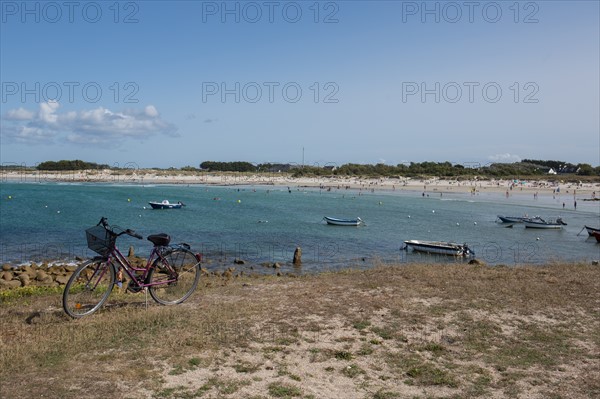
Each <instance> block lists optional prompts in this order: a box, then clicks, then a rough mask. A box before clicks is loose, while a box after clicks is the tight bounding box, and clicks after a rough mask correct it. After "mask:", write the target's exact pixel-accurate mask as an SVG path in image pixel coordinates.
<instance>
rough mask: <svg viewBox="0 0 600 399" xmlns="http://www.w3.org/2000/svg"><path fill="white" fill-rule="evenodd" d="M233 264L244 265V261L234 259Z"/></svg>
mask: <svg viewBox="0 0 600 399" xmlns="http://www.w3.org/2000/svg"><path fill="white" fill-rule="evenodd" d="M233 263H235V264H236V265H245V264H246V261H245V260H242V259H237V258H236V259H234V260H233Z"/></svg>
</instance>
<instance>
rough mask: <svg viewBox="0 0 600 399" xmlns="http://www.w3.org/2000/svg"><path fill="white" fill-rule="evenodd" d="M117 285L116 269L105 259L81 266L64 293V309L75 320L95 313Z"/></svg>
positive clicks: (91, 261)
mask: <svg viewBox="0 0 600 399" xmlns="http://www.w3.org/2000/svg"><path fill="white" fill-rule="evenodd" d="M114 284H115V269H114V268H113V267H112V265H111V264H110V262H108V261H106V260H104V259H92V260H89V261H87V262H85V263H83V264H82V265H80V266H79V267H78V268H77V269H76V270H75V272H73V275H72V276H71V278H70V279H69V281H68V282H67V285H66V286H65V290H64V291H63V308H64V309H65V312H66V313H67V314H68V315H69V316H71V317H74V318H79V317H83V316H87V315H89V314H92V313H94V312H95V311H96V310H98V309H100V307H101V306H102V305H103V304H104V302H106V300H107V299H108V296H109V295H110V292H111V291H112V289H113V286H114Z"/></svg>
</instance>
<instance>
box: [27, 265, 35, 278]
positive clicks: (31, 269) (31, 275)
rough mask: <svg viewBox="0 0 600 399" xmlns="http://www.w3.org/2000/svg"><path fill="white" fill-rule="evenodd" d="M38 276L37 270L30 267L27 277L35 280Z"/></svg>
mask: <svg viewBox="0 0 600 399" xmlns="http://www.w3.org/2000/svg"><path fill="white" fill-rule="evenodd" d="M36 274H37V270H36V269H34V268H33V267H31V266H30V267H29V268H28V269H27V275H28V276H29V277H30V278H32V279H34V278H35V275H36Z"/></svg>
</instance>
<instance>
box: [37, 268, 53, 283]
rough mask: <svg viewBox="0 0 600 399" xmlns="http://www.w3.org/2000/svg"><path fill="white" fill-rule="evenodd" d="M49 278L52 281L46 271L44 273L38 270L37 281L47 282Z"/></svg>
mask: <svg viewBox="0 0 600 399" xmlns="http://www.w3.org/2000/svg"><path fill="white" fill-rule="evenodd" d="M48 278H50V279H52V278H51V277H50V276H48V273H46V272H45V271H43V270H38V271H37V272H36V273H35V279H36V280H37V281H44V280H47V279H48Z"/></svg>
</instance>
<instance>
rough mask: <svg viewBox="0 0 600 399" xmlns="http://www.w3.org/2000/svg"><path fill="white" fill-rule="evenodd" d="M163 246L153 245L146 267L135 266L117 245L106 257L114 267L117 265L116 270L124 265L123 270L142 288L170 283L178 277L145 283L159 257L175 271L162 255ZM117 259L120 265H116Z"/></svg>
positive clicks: (170, 269)
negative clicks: (139, 273)
mask: <svg viewBox="0 0 600 399" xmlns="http://www.w3.org/2000/svg"><path fill="white" fill-rule="evenodd" d="M162 248H164V247H153V248H152V252H150V256H148V260H147V261H146V266H145V267H133V266H132V265H131V263H130V262H129V261H128V260H127V258H126V257H125V256H124V255H123V254H122V253H121V251H119V248H117V247H116V246H115V247H114V248H113V249H112V250H111V251H110V252H109V254H108V256H107V257H106V261H107V262H110V263H111V264H112V265H113V267H115V272H117V271H118V268H117V267H122V268H123V270H125V273H127V275H128V276H129V278H130V279H131V280H132V281H134V283H135V285H136V286H138V287H140V288H145V287H151V286H154V285H164V284H169V283H172V282H174V281H176V280H177V279H176V278H174V279H169V280H167V281H161V282H159V283H152V284H147V283H145V281H146V277H148V273H149V272H150V267H151V266H152V264H153V263H154V262H156V260H157V259H161V260H162V261H163V264H164V265H167V267H168V268H169V271H170V272H174V271H173V270H172V268H171V265H169V262H168V261H167V260H166V259H165V257H164V256H162V253H161V249H162ZM115 261H116V263H117V264H118V266H116V265H115V264H114V262H115ZM138 272H143V273H142V274H141V275H138V274H137V273H138Z"/></svg>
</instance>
